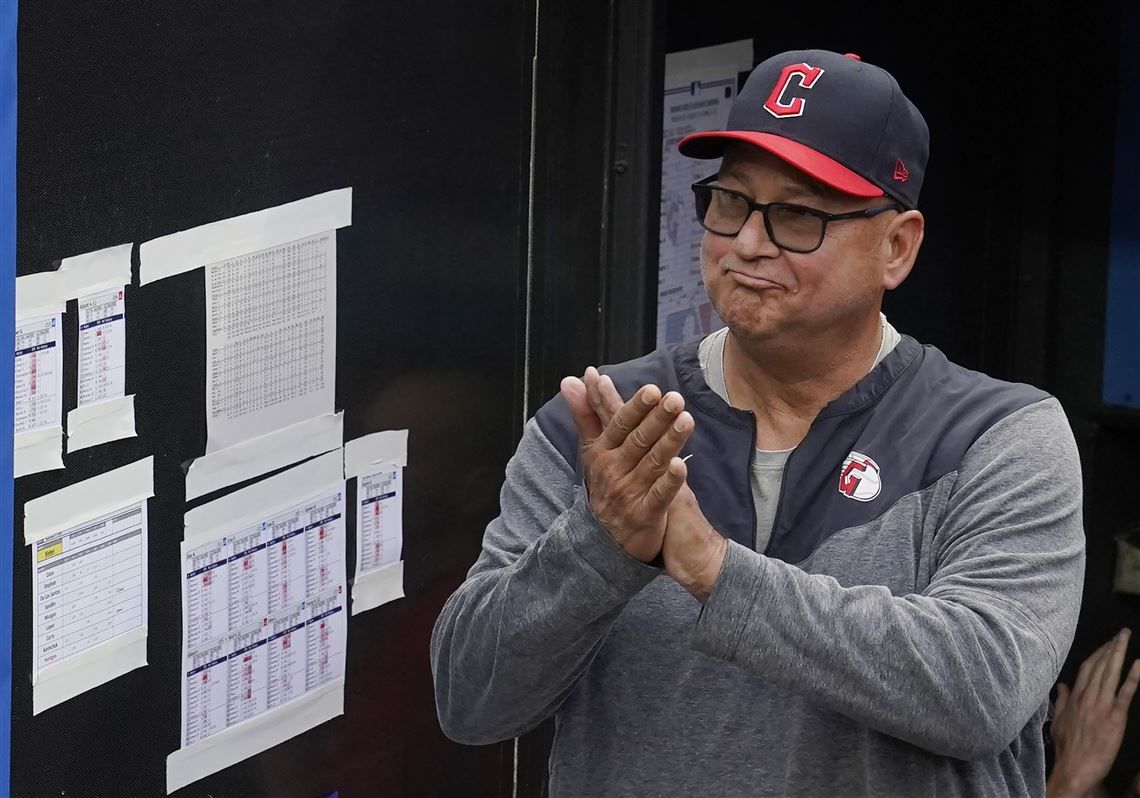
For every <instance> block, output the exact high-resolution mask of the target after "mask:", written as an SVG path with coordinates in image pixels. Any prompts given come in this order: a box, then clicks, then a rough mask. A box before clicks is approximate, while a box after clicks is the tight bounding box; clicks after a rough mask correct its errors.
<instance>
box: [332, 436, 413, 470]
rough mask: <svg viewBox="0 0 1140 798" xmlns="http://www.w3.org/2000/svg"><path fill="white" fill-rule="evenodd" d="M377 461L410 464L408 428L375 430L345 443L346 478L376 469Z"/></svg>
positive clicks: (402, 464)
mask: <svg viewBox="0 0 1140 798" xmlns="http://www.w3.org/2000/svg"><path fill="white" fill-rule="evenodd" d="M377 463H391V464H392V465H398V466H406V465H407V464H408V431H407V430H406V429H400V430H388V431H385V432H374V433H372V434H371V435H365V436H364V437H363V438H357V439H356V440H354V441H349V442H348V443H346V444H345V445H344V476H345V478H346V479H350V478H352V477H356V476H360V475H361V474H363V473H366V472H368V471H375V470H376V469H375V468H373V467H372V466H374V465H376V464H377Z"/></svg>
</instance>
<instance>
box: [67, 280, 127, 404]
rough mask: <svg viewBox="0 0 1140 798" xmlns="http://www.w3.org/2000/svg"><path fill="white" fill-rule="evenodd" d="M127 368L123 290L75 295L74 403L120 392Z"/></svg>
mask: <svg viewBox="0 0 1140 798" xmlns="http://www.w3.org/2000/svg"><path fill="white" fill-rule="evenodd" d="M126 371H127V330H126V305H125V303H124V302H123V289H122V288H121V287H120V288H111V289H108V290H106V291H100V292H99V293H97V294H89V295H88V296H83V297H80V298H79V387H78V396H79V400H78V404H79V406H80V407H82V406H84V405H90V404H94V403H95V402H103V401H106V400H108V399H115V398H118V397H120V396H122V395H123V388H124V386H125V379H126Z"/></svg>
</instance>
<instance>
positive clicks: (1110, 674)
mask: <svg viewBox="0 0 1140 798" xmlns="http://www.w3.org/2000/svg"><path fill="white" fill-rule="evenodd" d="M1130 634H1131V631H1130V630H1128V629H1121V630H1120V631H1119V632H1117V633H1116V637H1114V638H1113V639H1112V648H1111V649H1109V652H1108V656H1107V657H1105V661H1106V664H1105V665H1104V668H1103V671H1104V672H1103V673H1102V674H1101V681H1100V694H1101V697H1102V698H1104V699H1105V700H1106V701H1110V702H1111V701H1112V700H1113V698H1115V696H1116V688H1117V687H1119V686H1120V670H1121V668H1123V667H1124V654H1125V652H1126V651H1127V650H1128V637H1129V635H1130Z"/></svg>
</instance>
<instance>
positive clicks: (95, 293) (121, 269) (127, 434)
mask: <svg viewBox="0 0 1140 798" xmlns="http://www.w3.org/2000/svg"><path fill="white" fill-rule="evenodd" d="M132 248H133V245H132V244H120V245H119V246H115V247H108V248H106V249H101V250H98V251H96V252H89V253H87V254H84V255H74V256H72V257H70V258H64V259H63V261H62V262H61V263H60V266H59V278H60V281H61V283H62V284H63V288H64V296H65V297H66V298H67V299H76V300H77V307H78V310H79V345H78V348H79V356H78V369H77V370H76V375H77V376H76V380H77V390H76V396H77V401H76V407H75V409H74V410H71V411H69V412H68V414H67V450H68V451H69V452H72V451H75V450H77V449H83V448H86V447H88V446H95V445H97V444H100V443H107V442H108V441H114V440H119V439H120V438H132V437H134V435H135V402H134V399H135V398H134V396H127V395H126V391H125V388H126V371H127V369H126V365H127V324H126V298H125V292H126V286H128V285H130V283H131V249H132Z"/></svg>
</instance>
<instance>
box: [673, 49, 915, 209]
mask: <svg viewBox="0 0 1140 798" xmlns="http://www.w3.org/2000/svg"><path fill="white" fill-rule="evenodd" d="M732 141H742V142H746V143H748V144H752V145H754V146H756V147H760V148H762V149H764V150H767V151H768V152H770V153H772V154H773V155H775V156H776V157H778V158H780V159H782V160H784V161H786V162H787V163H789V164H791V165H792V166H794V167H796V168H797V169H799V170H800V171H802V172H804V173H805V174H807V175H810V176H811V177H813V178H815V179H816V180H818V181H820V182H821V183H823V184H825V185H828V186H831V187H832V188H834V189H836V190H838V191H841V192H843V193H844V194H849V195H851V196H855V197H867V198H870V197H881V196H884V195H886V196H889V197H892V198H893V199H895V200H897V201H898V202H899V203H900V204H901V205H902V206H903V207H906V208H915V207H917V205H918V194H919V191H920V189H921V188H922V178H923V174H924V172H925V171H926V162H927V159H928V157H929V153H930V132H929V129H928V128H927V126H926V120H924V119H923V118H922V114H921V113H919V111H918V109H917V108H916V107H915V106H914V103H912V102H911V101H910V100H909V99H907V97H906V95H904V94H903V93H902V89H900V88H899V85H898V82H897V81H896V80H895V79H894V78H893V77H892V76H891V74H890V73H889V72H887V71H886V70H884V69H880V68H879V67H876V66H872V65H871V64H866V63H864V62H863V61H862V60H861V59H860V58H859V57H858V56H856V55H854V54H850V53H849V54H847V55H840V54H839V53H832V52H829V51H827V50H797V51H793V52H788V53H781V54H780V55H777V56H774V57H772V58H769V59H768V60H766V61H764V62H763V63H762V64H760V65H759V66H757V67H756V68H755V69H753V70H752V74H751V75H749V76H748V80H747V81H746V82H745V84H744V88H743V89H741V91H740V94H739V95H738V96H737V97H736V99H735V100H734V101H733V103H732V109H731V110H730V111H729V115H728V124H727V125H726V128H725V130H716V131H709V132H706V133H693V134H691V135H688V136H685V137H684V138H683V139H681V141H680V143H679V144H678V145H677V148H678V149H679V150H680V151H681V153H682V154H683V155H687V156H689V157H692V158H706V159H707V158H719V157H721V156H722V155H723V154H724V148H725V146H726V145H727V144H728V143H729V142H732Z"/></svg>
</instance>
